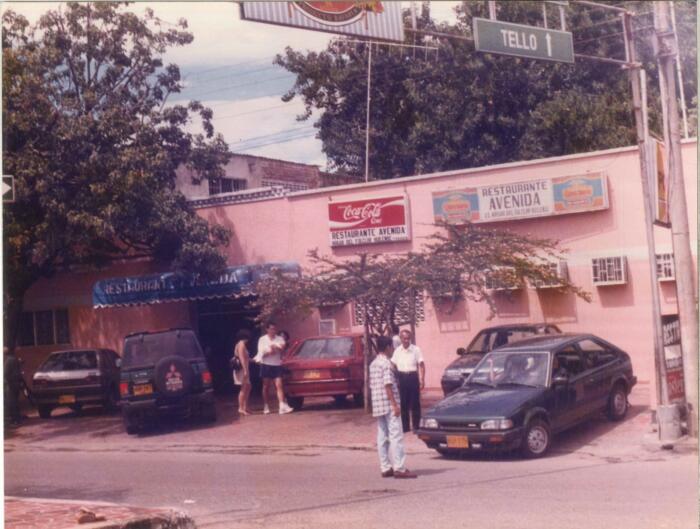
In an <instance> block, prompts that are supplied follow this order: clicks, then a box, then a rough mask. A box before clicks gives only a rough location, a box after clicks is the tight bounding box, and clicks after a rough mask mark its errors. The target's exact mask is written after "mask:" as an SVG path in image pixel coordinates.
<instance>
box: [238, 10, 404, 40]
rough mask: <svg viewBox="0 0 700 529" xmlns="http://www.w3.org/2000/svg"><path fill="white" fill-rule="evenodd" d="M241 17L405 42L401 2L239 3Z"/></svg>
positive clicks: (269, 22)
mask: <svg viewBox="0 0 700 529" xmlns="http://www.w3.org/2000/svg"><path fill="white" fill-rule="evenodd" d="M241 18H243V19H244V20H252V21H255V22H266V23H268V24H279V25H282V26H293V27H298V28H303V29H310V30H315V31H324V32H329V33H340V34H343V35H354V36H357V37H365V38H371V39H381V40H393V41H397V42H403V40H404V34H403V17H402V14H401V2H382V1H380V0H370V1H364V2H359V1H348V2H345V1H342V0H337V1H334V2H279V1H278V2H241Z"/></svg>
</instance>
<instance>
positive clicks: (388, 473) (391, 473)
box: [382, 468, 394, 478]
mask: <svg viewBox="0 0 700 529" xmlns="http://www.w3.org/2000/svg"><path fill="white" fill-rule="evenodd" d="M393 476H394V470H393V469H391V468H390V469H389V470H385V471H384V472H382V477H383V478H391V477H393Z"/></svg>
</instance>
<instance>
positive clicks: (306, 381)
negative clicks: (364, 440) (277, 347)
mask: <svg viewBox="0 0 700 529" xmlns="http://www.w3.org/2000/svg"><path fill="white" fill-rule="evenodd" d="M363 350H364V349H363V345H362V335H361V334H347V335H336V336H314V337H312V338H306V339H305V340H301V341H300V342H297V343H295V344H294V345H293V346H292V349H291V350H290V351H289V353H288V354H287V355H286V356H285V358H284V360H283V361H282V367H283V368H284V391H285V393H286V395H287V402H289V405H290V406H292V408H294V409H295V410H298V409H300V408H301V407H302V406H303V405H304V397H333V398H334V399H335V400H336V402H338V403H340V402H343V401H344V400H345V398H346V397H347V395H352V396H353V399H354V401H355V403H356V404H358V405H361V404H362V388H363V383H364V377H363V358H362V355H363Z"/></svg>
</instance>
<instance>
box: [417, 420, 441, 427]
mask: <svg viewBox="0 0 700 529" xmlns="http://www.w3.org/2000/svg"><path fill="white" fill-rule="evenodd" d="M438 426H439V425H438V422H437V420H436V419H430V418H428V419H426V418H421V420H420V427H421V428H437V427H438Z"/></svg>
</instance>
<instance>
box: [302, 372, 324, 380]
mask: <svg viewBox="0 0 700 529" xmlns="http://www.w3.org/2000/svg"><path fill="white" fill-rule="evenodd" d="M304 378H311V379H316V378H321V372H320V371H305V372H304Z"/></svg>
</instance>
